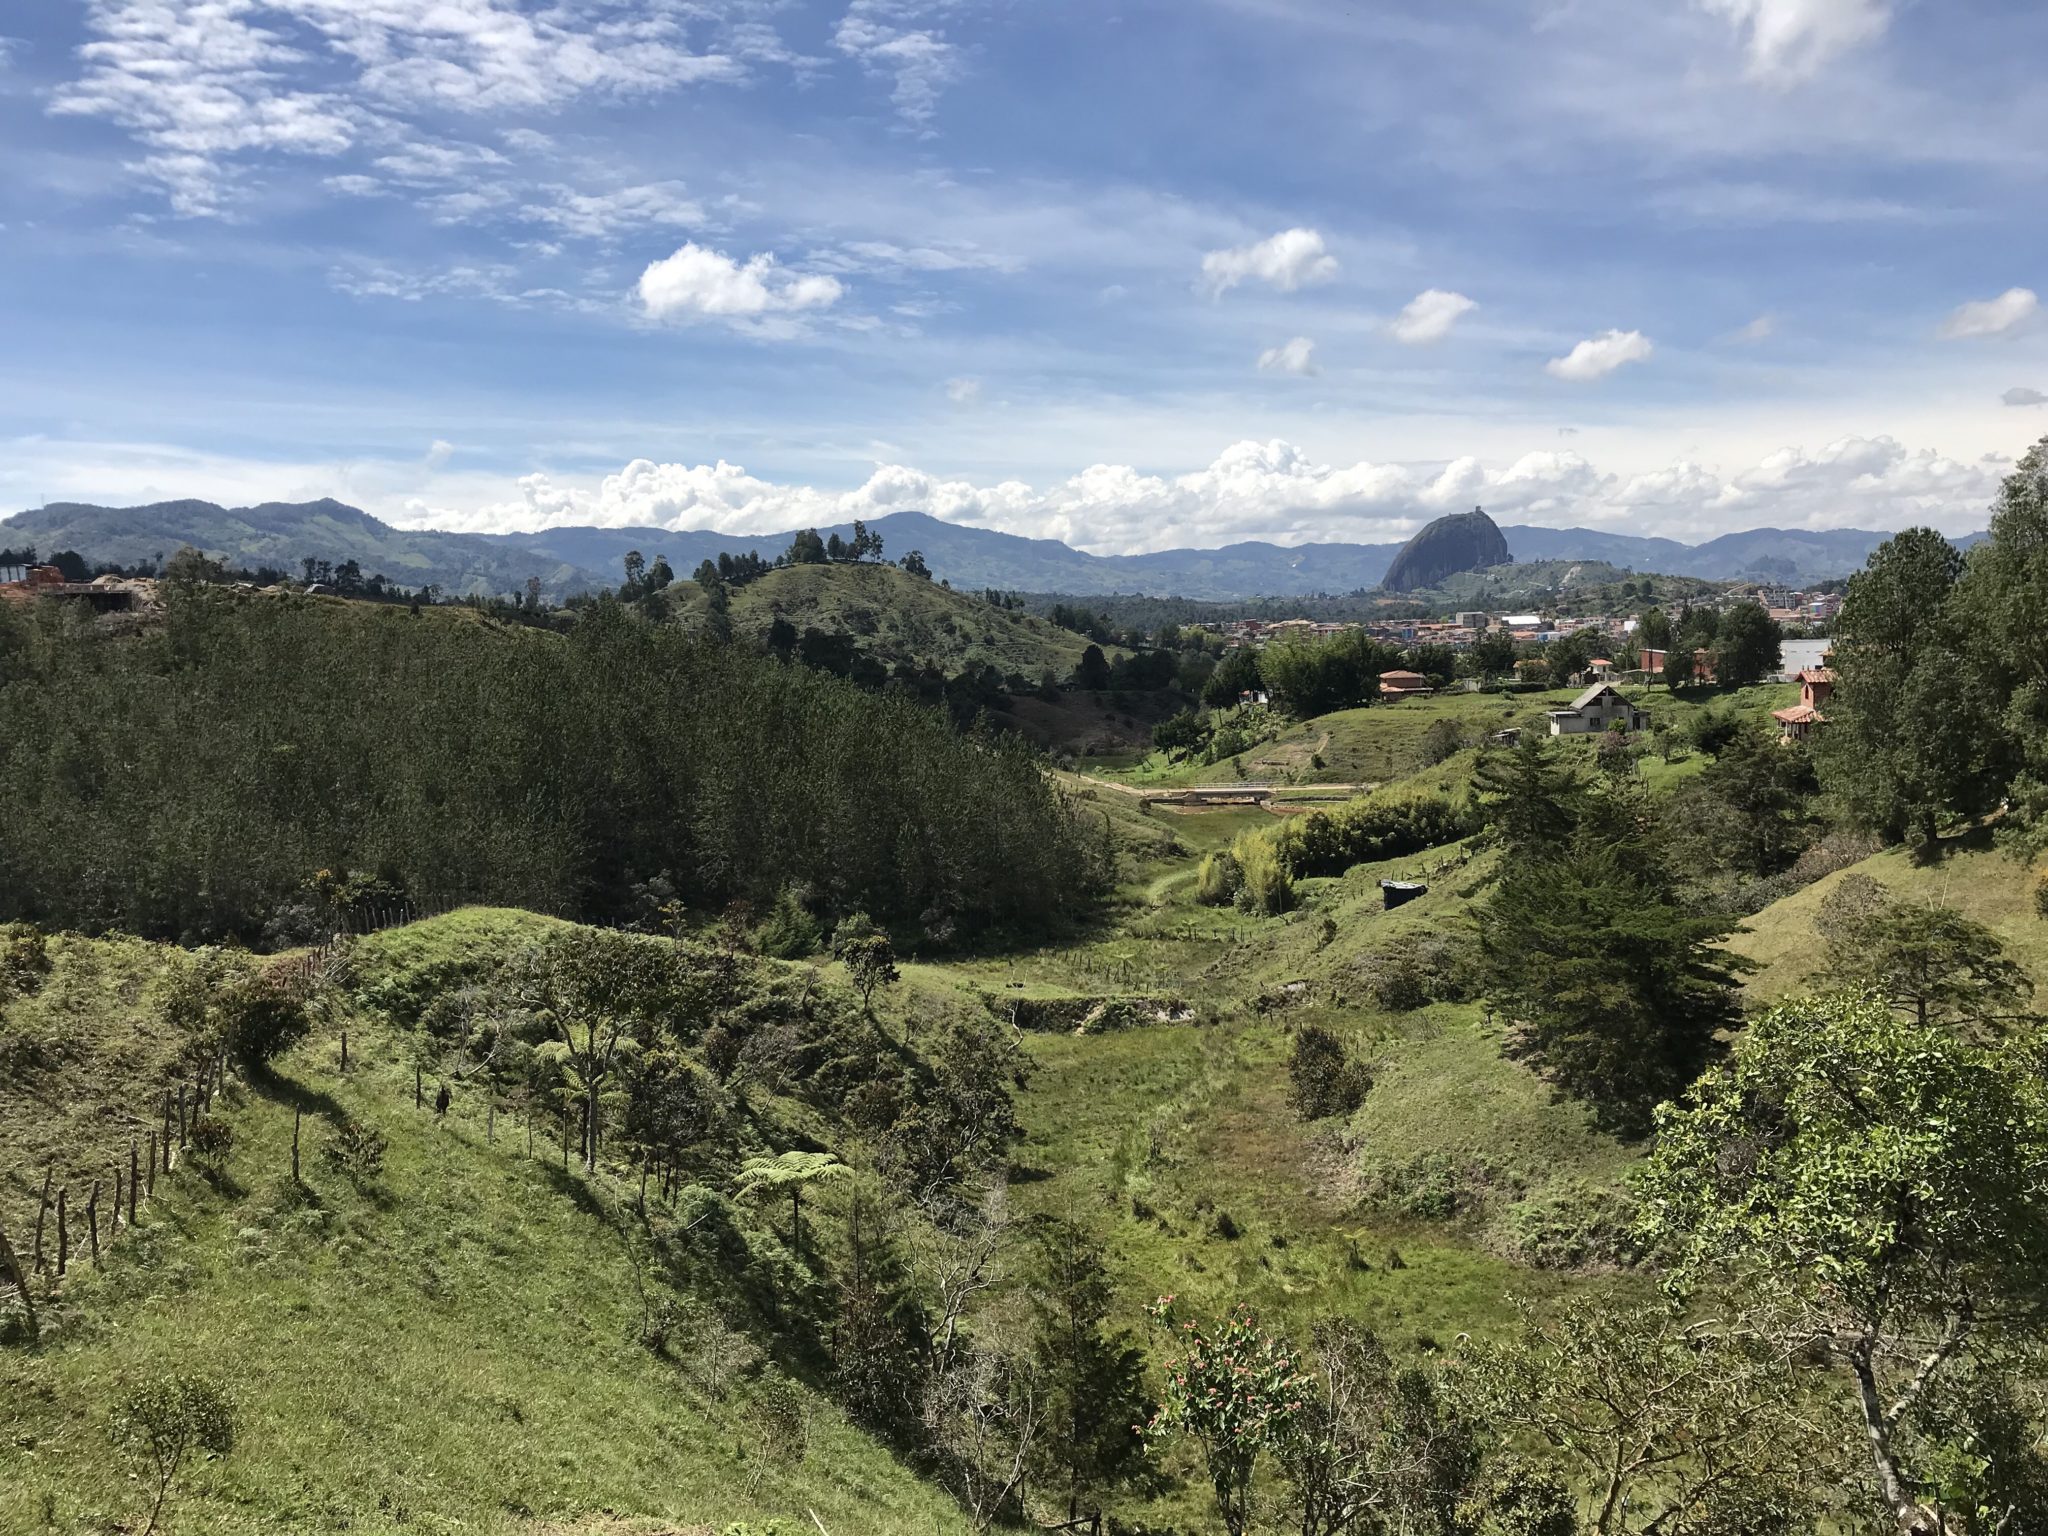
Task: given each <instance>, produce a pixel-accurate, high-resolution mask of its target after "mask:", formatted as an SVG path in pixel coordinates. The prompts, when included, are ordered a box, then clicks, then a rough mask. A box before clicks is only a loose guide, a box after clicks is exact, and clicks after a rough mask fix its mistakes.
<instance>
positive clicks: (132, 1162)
mask: <svg viewBox="0 0 2048 1536" xmlns="http://www.w3.org/2000/svg"><path fill="white" fill-rule="evenodd" d="M141 1202H142V1153H141V1152H140V1151H139V1150H138V1149H137V1148H136V1145H135V1138H134V1137H133V1136H130V1137H129V1138H128V1225H129V1226H131V1227H132V1226H134V1225H135V1208H136V1207H137V1206H138V1205H140V1204H141Z"/></svg>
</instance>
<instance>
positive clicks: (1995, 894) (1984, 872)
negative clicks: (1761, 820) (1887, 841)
mask: <svg viewBox="0 0 2048 1536" xmlns="http://www.w3.org/2000/svg"><path fill="white" fill-rule="evenodd" d="M1852 875H1868V876H1869V877H1870V878H1871V879H1873V880H1876V881H1877V882H1879V883H1880V884H1881V885H1883V886H1884V887H1885V888H1886V890H1888V891H1890V892H1891V893H1892V894H1893V895H1894V896H1896V897H1898V898H1899V899H1901V900H1905V901H1913V902H1930V903H1934V904H1937V905H1940V906H1945V907H1953V908H1955V909H1956V910H1957V911H1958V912H1961V913H1962V914H1963V915H1964V916H1966V917H1972V918H1975V919H1976V920H1977V921H1978V922H1980V923H1983V924H1984V925H1985V926H1986V927H1988V928H1990V929H1991V930H1992V932H1994V933H1996V934H1997V935H1998V937H1999V940H2000V941H2001V942H2002V943H2003V944H2004V945H2005V947H2006V950H2007V952H2008V953H2009V954H2010V955H2011V956H2012V957H2013V958H2014V959H2015V960H2017V961H2019V962H2020V964H2022V965H2024V966H2025V967H2026V969H2027V971H2028V974H2029V975H2031V976H2032V978H2033V981H2034V985H2035V986H2036V987H2037V988H2038V989H2040V995H2041V997H2043V998H2048V918H2043V916H2042V915H2041V913H2040V912H2039V911H2038V910H2037V909H2036V907H2035V905H2034V895H2035V891H2036V888H2037V887H2038V886H2039V884H2040V882H2041V880H2042V878H2043V871H2042V868H2041V866H2040V865H2038V864H2030V863H2028V862H2027V861H2025V860H2022V859H2015V858H2012V857H2010V856H2008V855H2007V854H2004V853H2001V852H1999V851H1997V850H1996V849H1994V848H1992V847H1991V846H1990V836H1989V833H1988V831H1986V830H1984V829H1979V830H1977V831H1974V832H1972V833H1969V834H1967V835H1965V836H1962V837H1958V838H1952V839H1949V840H1947V841H1945V842H1944V843H1943V844H1941V845H1940V851H1939V854H1938V856H1937V857H1935V858H1933V859H1931V860H1929V861H1926V862H1918V861H1916V860H1914V859H1913V858H1912V857H1911V856H1909V855H1908V854H1907V852H1906V850H1905V849H1903V848H1891V849H1887V850H1886V851H1884V852H1883V853H1880V854H1877V855H1876V856H1875V857H1872V858H1868V859H1865V860H1864V861H1863V862H1862V863H1860V864H1853V865H1851V866H1850V867H1849V868H1847V869H1844V870H1839V871H1837V872H1836V873H1834V874H1831V875H1829V876H1827V877H1826V878H1825V879H1821V880H1817V881H1815V882H1814V883H1813V884H1812V885H1809V886H1807V887H1806V888H1805V889H1804V890H1800V891H1795V892H1794V893H1793V894H1792V895H1790V896H1787V897H1786V898H1785V899H1784V900H1782V901H1780V902H1777V903H1775V904H1774V905H1772V906H1769V907H1766V908H1765V909H1764V910H1763V911H1761V912H1759V913H1758V914H1757V915H1756V916H1755V917H1753V918H1751V919H1750V920H1749V921H1748V923H1747V924H1745V925H1744V926H1745V931H1744V932H1742V933H1739V934H1737V935H1736V936H1735V937H1734V938H1732V939H1731V940H1730V941H1729V948H1731V949H1733V950H1735V951H1736V952H1738V953H1740V954H1743V955H1747V956H1748V957H1749V958H1750V959H1752V960H1754V961H1756V962H1757V964H1758V966H1759V969H1758V970H1757V971H1756V973H1755V974H1754V975H1752V976H1751V977H1750V978H1749V982H1748V985H1747V988H1746V990H1747V992H1748V993H1749V995H1750V996H1751V997H1752V998H1755V999H1757V1000H1759V1001H1763V1002H1775V1001H1777V1000H1778V999H1780V998H1782V997H1785V996H1787V995H1788V994H1790V993H1793V992H1797V991H1801V990H1803V989H1805V988H1806V987H1807V985H1808V984H1809V983H1810V982H1811V981H1812V980H1813V978H1814V977H1815V976H1816V975H1817V973H1818V972H1819V971H1820V970H1821V968H1822V966H1823V965H1824V963H1825V960H1826V955H1825V952H1824V946H1823V945H1822V943H1821V939H1820V934H1819V932H1818V930H1817V928H1816V926H1815V922H1816V919H1817V918H1818V916H1819V914H1820V907H1821V903H1822V902H1824V901H1826V900H1827V899H1828V896H1829V895H1830V893H1832V892H1833V891H1835V890H1836V889H1837V888H1839V887H1840V885H1841V883H1842V882H1843V881H1844V880H1846V879H1848V878H1849V877H1850V876H1852Z"/></svg>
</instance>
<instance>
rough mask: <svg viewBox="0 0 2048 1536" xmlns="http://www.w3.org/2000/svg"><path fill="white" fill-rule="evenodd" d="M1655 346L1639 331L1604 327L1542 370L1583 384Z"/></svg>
mask: <svg viewBox="0 0 2048 1536" xmlns="http://www.w3.org/2000/svg"><path fill="white" fill-rule="evenodd" d="M1655 350H1656V348H1655V346H1653V345H1652V344H1651V341H1650V338H1649V337H1647V336H1645V335H1644V334H1643V333H1642V332H1641V331H1603V332H1601V333H1600V334H1599V335H1598V336H1589V337H1587V338H1586V339H1585V340H1584V341H1582V342H1580V343H1579V344H1578V345H1577V346H1575V347H1573V348H1572V349H1571V351H1569V352H1567V353H1566V354H1565V355H1564V356H1563V357H1553V358H1552V359H1551V360H1550V361H1549V362H1547V363H1545V364H1544V365H1543V371H1544V372H1545V373H1547V374H1549V375H1550V376H1551V377H1552V378H1553V379H1566V380H1569V381H1570V382H1572V383H1574V384H1584V383H1587V382H1589V381H1591V380H1593V379H1600V378H1605V377H1606V376H1607V375H1608V374H1610V373H1612V372H1614V370H1615V369H1617V368H1619V367H1621V366H1622V365H1623V364H1624V363H1640V362H1642V361H1644V360H1645V359H1646V358H1648V357H1649V355H1650V354H1651V353H1652V352H1654V351H1655Z"/></svg>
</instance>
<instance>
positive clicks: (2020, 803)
mask: <svg viewBox="0 0 2048 1536" xmlns="http://www.w3.org/2000/svg"><path fill="white" fill-rule="evenodd" d="M2044 602H2048V437H2044V438H2043V439H2042V440H2041V441H2040V442H2038V443H2036V444H2034V446H2033V447H2032V448H2030V449H2028V450H2027V453H2026V455H2025V456H2024V457H2023V458H2021V460H2020V461H2019V463H2017V464H2015V465H2014V466H2013V469H2012V473H2011V474H2009V475H2007V476H2006V477H2005V480H2004V482H2003V483H2002V484H2001V485H2000V486H1999V491H1998V499H1997V501H1996V502H1994V503H1993V505H1992V509H1991V530H1990V533H1989V536H1988V537H1987V538H1986V539H1985V540H1984V542H1983V543H1982V544H1981V545H1979V546H1978V547H1977V548H1976V549H1975V550H1973V551H1972V552H1971V555H1970V562H1969V570H1968V573H1967V574H1966V575H1965V576H1964V577H1963V579H1962V581H1961V582H1960V583H1959V585H1958V590H1957V593H1956V606H1957V609H1958V610H1959V620H1958V622H1959V623H1965V624H1969V625H1972V626H1974V628H1973V629H1972V630H1970V631H1968V632H1969V633H1971V634H1972V635H1973V636H1974V639H1975V641H1976V649H1977V654H1978V657H1979V659H1980V671H1981V673H1982V675H1983V680H1984V681H1983V686H1982V687H1981V688H1979V689H1973V690H1972V691H1971V693H1970V694H1969V696H1968V697H1967V698H1966V699H1959V700H1957V701H1956V702H1957V705H1958V707H1960V708H1963V709H1972V710H1985V711H1986V713H1985V714H1984V715H1982V716H1979V717H1977V718H1975V719H1973V720H1972V721H1971V722H1970V724H1971V725H1972V726H1974V727H1975V728H1976V729H1977V730H1978V731H1979V732H1983V733H1987V734H1989V733H1991V732H1995V733H1996V735H1997V736H1998V738H1999V740H1998V742H1997V755H1996V756H1995V757H1994V760H1993V762H1992V763H1991V764H1989V765H1987V766H1990V767H1991V768H1992V769H1993V770H1994V771H1995V770H1996V769H1999V768H2002V769H2003V770H2004V775H2003V777H2004V779H2005V780H2006V781H2007V782H2005V783H2003V784H1998V785H1997V787H1998V789H2000V790H2002V791H2003V792H2004V794H2005V798H2006V799H2007V800H2008V802H2009V806H2010V811H2011V814H2010V815H2009V817H2008V818H2007V820H2006V823H2005V825H2004V826H2002V827H2001V828H2000V834H2001V836H2002V837H2003V838H2004V839H2005V840H2007V841H2008V842H2010V843H2012V844H2014V845H2015V846H2016V847H2017V848H2018V849H2020V850H2021V851H2023V852H2027V853H2036V854H2037V853H2039V852H2040V851H2042V850H2043V849H2044V848H2048V626H2044V625H2043V624H2042V622H2041V616H2042V614H2043V613H2044V612H2048V609H2044V608H2043V606H2042V604H2043V603H2044ZM1844 606H1845V607H1846V606H1847V605H1846V603H1845V604H1844ZM1986 755H1992V754H1990V753H1987V754H1986ZM1999 757H2002V758H2003V759H2004V760H2003V761H2002V762H2001V761H1998V758H1999ZM1993 783H1994V784H1996V783H1997V781H1996V780H1993ZM1960 788H1961V789H1962V792H1963V794H1964V795H1965V796H1971V797H1973V798H1974V800H1975V801H1976V802H1977V803H1983V802H1985V801H1986V800H1988V798H1989V796H1990V795H1991V794H1992V792H1993V789H1992V786H1991V785H1987V784H1986V783H1984V782H1982V781H1973V782H1970V783H1968V784H1965V785H1963V786H1960ZM1956 808H1957V809H1959V810H1969V809H1974V808H1976V806H1975V805H1974V804H1964V805H1960V806H1958V807H1956Z"/></svg>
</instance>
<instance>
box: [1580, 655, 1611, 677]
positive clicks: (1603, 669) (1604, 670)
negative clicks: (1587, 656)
mask: <svg viewBox="0 0 2048 1536" xmlns="http://www.w3.org/2000/svg"><path fill="white" fill-rule="evenodd" d="M1586 670H1587V671H1588V672H1590V673H1591V674H1592V675H1593V676H1594V677H1595V678H1596V679H1604V678H1606V677H1607V676H1608V675H1609V674H1610V673H1612V672H1613V671H1614V663H1613V662H1611V661H1609V660H1608V659H1607V658H1606V657H1605V656H1595V657H1594V658H1593V659H1592V660H1591V661H1589V662H1587V663H1586Z"/></svg>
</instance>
